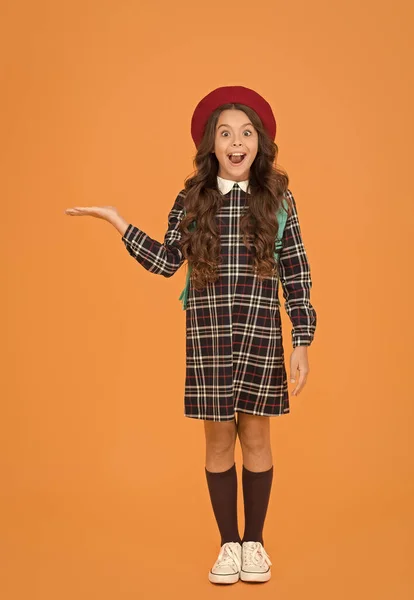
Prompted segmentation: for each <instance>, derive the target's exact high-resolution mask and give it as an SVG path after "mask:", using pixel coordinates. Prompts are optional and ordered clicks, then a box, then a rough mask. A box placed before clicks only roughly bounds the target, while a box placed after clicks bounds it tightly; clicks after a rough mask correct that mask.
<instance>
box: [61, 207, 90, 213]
mask: <svg viewBox="0 0 414 600" xmlns="http://www.w3.org/2000/svg"><path fill="white" fill-rule="evenodd" d="M87 210H88V209H87V208H86V207H84V206H75V207H74V208H67V209H66V210H65V213H66V214H67V215H84V214H86V212H87Z"/></svg>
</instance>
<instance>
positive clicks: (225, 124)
mask: <svg viewBox="0 0 414 600" xmlns="http://www.w3.org/2000/svg"><path fill="white" fill-rule="evenodd" d="M246 125H251V126H252V127H253V123H245V124H244V125H242V127H246ZM220 127H230V125H227V123H222V124H221V125H219V126H218V127H217V129H220ZM230 129H231V127H230Z"/></svg>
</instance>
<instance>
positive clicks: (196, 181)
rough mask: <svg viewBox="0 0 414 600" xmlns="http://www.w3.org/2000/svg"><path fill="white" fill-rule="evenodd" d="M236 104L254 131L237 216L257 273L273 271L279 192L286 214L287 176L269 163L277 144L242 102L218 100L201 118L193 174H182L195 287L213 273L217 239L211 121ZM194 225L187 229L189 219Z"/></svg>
mask: <svg viewBox="0 0 414 600" xmlns="http://www.w3.org/2000/svg"><path fill="white" fill-rule="evenodd" d="M227 109H238V110H242V111H243V112H245V113H246V115H247V116H248V117H249V119H250V120H251V122H252V124H253V126H254V128H255V129H256V131H257V133H258V150H257V155H256V157H255V159H254V161H253V163H252V165H251V167H250V175H249V187H248V192H249V194H250V195H249V196H248V201H247V210H246V211H245V212H244V214H243V215H242V217H241V219H240V231H241V233H242V235H243V242H244V244H245V245H246V247H247V248H249V249H250V250H251V252H252V269H253V271H256V274H257V276H258V277H259V279H262V278H265V277H271V276H273V275H274V274H275V273H277V272H278V268H277V267H278V266H277V264H276V262H275V259H274V251H275V241H276V236H277V233H278V222H277V218H276V213H277V211H278V210H279V208H280V206H281V204H282V201H283V198H284V197H285V199H286V201H287V203H288V206H289V214H290V211H291V201H290V200H289V198H288V197H287V196H285V192H286V190H287V188H288V184H289V178H288V175H287V173H286V172H285V171H283V170H282V169H279V168H278V167H277V166H276V165H275V164H274V163H275V160H276V158H277V153H278V147H277V145H276V143H275V142H274V141H273V140H272V139H270V138H269V136H268V135H267V133H266V130H265V129H264V127H263V125H262V122H261V120H260V118H259V117H258V115H257V113H256V112H255V111H254V110H253V109H251V108H250V107H248V106H245V105H244V104H224V105H222V106H220V107H219V108H218V109H216V110H215V111H214V112H213V113H212V114H211V115H210V118H209V120H208V122H207V125H206V128H205V131H204V136H203V139H202V141H201V143H200V145H199V147H198V149H197V153H196V155H195V157H194V166H195V174H193V175H192V176H189V177H187V178H186V180H185V199H184V207H185V210H186V216H185V217H184V218H183V220H182V221H181V223H180V225H179V229H180V232H181V248H182V252H183V256H184V258H186V259H187V260H188V263H189V264H190V265H191V269H192V272H191V281H192V285H193V287H194V288H195V289H197V290H200V289H202V288H203V287H204V286H205V285H206V283H207V282H214V281H216V280H217V278H218V265H219V263H220V262H221V259H220V240H219V235H218V228H217V222H216V220H215V216H216V213H217V211H218V210H219V209H220V207H221V206H222V203H223V196H222V195H221V193H220V192H219V190H218V188H217V175H218V171H219V162H218V160H217V157H216V155H215V154H214V141H215V134H216V125H217V121H218V118H219V115H220V113H221V112H222V111H223V110H227ZM194 220H195V221H196V227H195V229H192V227H191V226H192V224H193V221H194Z"/></svg>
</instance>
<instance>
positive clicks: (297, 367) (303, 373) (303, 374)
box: [290, 356, 309, 396]
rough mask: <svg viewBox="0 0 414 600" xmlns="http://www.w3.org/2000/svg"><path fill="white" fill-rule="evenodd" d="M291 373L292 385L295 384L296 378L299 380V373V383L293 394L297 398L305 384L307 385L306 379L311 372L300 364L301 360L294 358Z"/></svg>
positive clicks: (304, 365)
mask: <svg viewBox="0 0 414 600" xmlns="http://www.w3.org/2000/svg"><path fill="white" fill-rule="evenodd" d="M290 369H291V372H290V383H295V381H296V378H297V373H298V371H299V380H298V382H297V386H296V387H295V389H294V390H293V392H292V395H293V396H297V395H298V394H300V392H301V391H302V389H303V387H304V385H305V383H306V379H307V377H308V372H309V368H308V367H307V366H306V364H303V361H302V363H300V361H299V360H297V359H296V357H294V356H293V357H292V360H291V367H290Z"/></svg>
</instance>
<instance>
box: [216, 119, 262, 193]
mask: <svg viewBox="0 0 414 600" xmlns="http://www.w3.org/2000/svg"><path fill="white" fill-rule="evenodd" d="M257 149H258V135H257V131H256V129H255V128H254V127H253V125H252V124H251V123H250V119H249V117H248V116H247V115H246V113H244V112H243V111H242V110H224V111H223V112H222V113H220V116H219V119H218V121H217V125H216V135H215V140H214V153H215V155H216V156H217V160H218V162H219V172H218V175H219V177H223V179H231V180H233V181H244V180H246V179H249V173H250V166H251V164H252V163H253V161H254V159H255V158H256V154H257ZM234 152H241V153H243V154H244V155H245V156H244V158H243V159H242V161H241V162H238V163H236V162H234V163H233V162H232V161H231V159H230V157H229V155H230V154H232V153H234ZM235 160H239V159H238V158H237V157H236V159H235Z"/></svg>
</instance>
